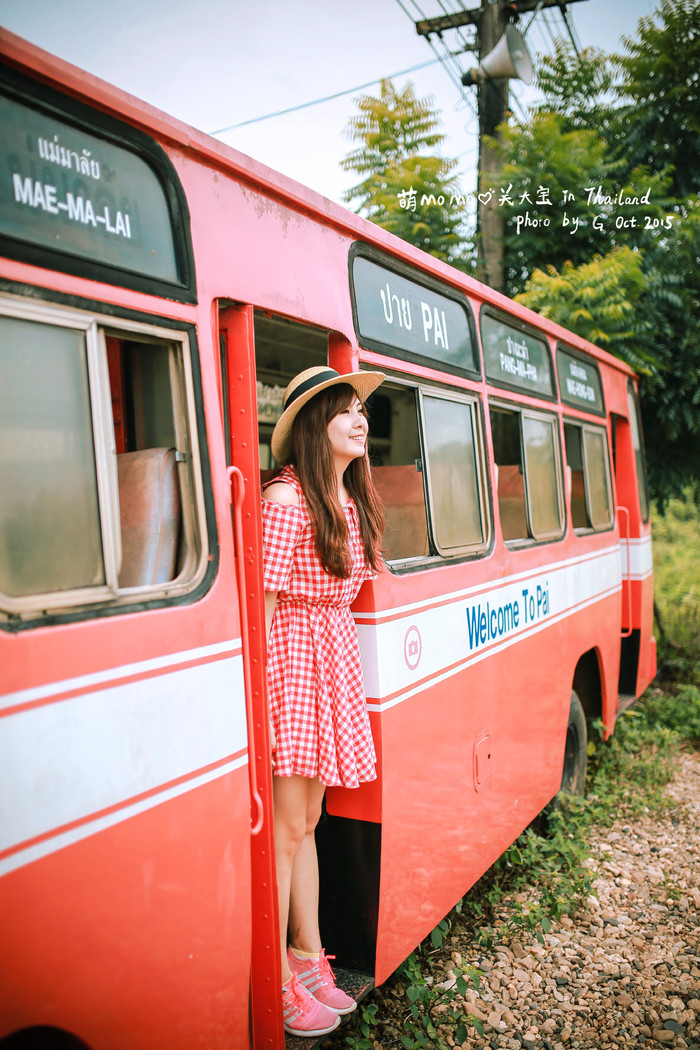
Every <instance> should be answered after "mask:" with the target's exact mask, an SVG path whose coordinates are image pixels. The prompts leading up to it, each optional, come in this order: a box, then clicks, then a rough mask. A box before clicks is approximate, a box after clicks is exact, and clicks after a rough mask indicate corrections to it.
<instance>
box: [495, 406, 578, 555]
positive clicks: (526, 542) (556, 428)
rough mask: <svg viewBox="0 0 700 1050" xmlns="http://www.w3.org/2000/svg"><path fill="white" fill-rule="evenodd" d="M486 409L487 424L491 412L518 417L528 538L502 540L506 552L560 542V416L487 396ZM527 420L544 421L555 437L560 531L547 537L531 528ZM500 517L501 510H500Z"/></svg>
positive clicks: (563, 519)
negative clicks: (526, 435) (497, 411)
mask: <svg viewBox="0 0 700 1050" xmlns="http://www.w3.org/2000/svg"><path fill="white" fill-rule="evenodd" d="M488 406H489V421H490V413H491V409H492V408H494V409H496V410H501V411H505V412H514V413H516V414H517V415H518V416H519V417H520V459H521V463H522V467H523V488H524V495H525V518H526V523H527V528H528V533H529V535H528V536H523V537H518V538H516V539H510V540H506V539H503V542H504V543H505V545H506V547H507V548H508V549H509V550H521V549H525V548H529V547H533V546H535V545H537V546H541V545H542V544H544V543H560V542H561V541H562V540H563V539H564V537H565V535H566V527H567V522H568V515H567V513H566V510H567V508H566V504H565V499H564V491H565V490H564V482H563V470H564V458H563V455H562V440H561V428H560V416H559V413H558V412H557V411H556V409H552V410H551V411H547V410H543V409H539V408H534V407H532V406H531V405H530V404H524V403H522V402H517V401H508V400H506V399H500V398H497V397H490V398H489V399H488ZM525 417H527V418H530V419H536V420H544V421H545V422H547V423H550V424H551V425H552V433H553V434H554V460H555V462H554V468H555V469H554V477H555V483H556V486H557V506H558V508H559V531H557V532H553V533H551V534H550V535H541V536H535V535H534V530H533V527H532V510H531V506H530V486H529V482H528V470H527V459H526V456H525V434H524V432H523V425H522V420H523V419H524V418H525ZM494 466H496V467H497V466H498V463H497V462H496V457H495V455H494ZM498 501H499V497H498V487H496V489H495V493H494V502H495V503H498ZM499 516H500V507H499Z"/></svg>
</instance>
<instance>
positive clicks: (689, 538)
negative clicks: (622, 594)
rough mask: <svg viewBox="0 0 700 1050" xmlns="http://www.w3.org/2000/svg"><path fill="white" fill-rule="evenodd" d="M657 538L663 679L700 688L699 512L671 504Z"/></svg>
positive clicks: (656, 520)
mask: <svg viewBox="0 0 700 1050" xmlns="http://www.w3.org/2000/svg"><path fill="white" fill-rule="evenodd" d="M652 536H653V550H654V593H655V596H656V609H657V617H656V633H657V641H658V643H659V671H660V676H661V677H662V678H667V679H671V680H676V681H680V682H685V683H686V684H687V683H691V684H694V685H696V686H700V507H698V506H696V505H695V504H694V503H693V502H692V501H691V500H688V501H687V502H684V501H682V500H677V499H676V500H671V501H670V503H669V505H668V508H667V510H666V513H665V515H664V516H663V517H662V516H661V515H660V514H658V513H656V512H652Z"/></svg>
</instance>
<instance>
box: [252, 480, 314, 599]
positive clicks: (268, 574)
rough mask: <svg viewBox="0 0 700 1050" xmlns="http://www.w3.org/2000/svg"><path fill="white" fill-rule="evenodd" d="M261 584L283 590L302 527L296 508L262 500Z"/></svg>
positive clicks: (299, 512) (267, 589)
mask: <svg viewBox="0 0 700 1050" xmlns="http://www.w3.org/2000/svg"><path fill="white" fill-rule="evenodd" d="M262 524H263V584H264V587H265V590H266V591H285V590H287V588H288V585H289V581H290V578H291V575H292V568H293V566H294V551H295V549H296V546H297V543H298V542H299V539H300V537H301V533H302V531H303V529H304V524H305V517H304V514H303V513H302V511H301V508H300V507H294V506H288V505H287V504H283V503H273V502H272V500H269V499H263V500H262Z"/></svg>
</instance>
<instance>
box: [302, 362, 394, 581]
mask: <svg viewBox="0 0 700 1050" xmlns="http://www.w3.org/2000/svg"><path fill="white" fill-rule="evenodd" d="M355 397H356V393H355V391H354V389H353V388H352V387H351V386H350V385H349V384H348V383H338V384H337V385H336V386H331V387H328V388H327V389H326V390H322V391H321V393H320V394H316V396H315V397H312V398H311V400H310V401H308V402H307V403H306V404H305V405H304V407H303V408H302V409H300V411H299V414H298V416H297V417H296V419H295V420H294V424H293V427H292V433H291V439H290V445H289V449H290V451H289V462H290V463H291V464H292V466H293V467H294V469H295V470H296V474H297V477H298V478H299V482H300V484H301V487H302V489H303V492H304V497H305V499H306V503H307V505H308V508H309V516H310V518H311V524H312V526H313V529H314V542H315V546H316V552H317V554H318V556H319V558H320V559H321V564H322V565H323V568H324V569H325V570H326V572H327V573H329V574H330V575H331V576H337V577H339V578H340V579H347V577H348V576H350V573H351V571H352V565H351V560H350V549H349V545H348V527H347V523H346V521H345V514H344V513H343V508H342V506H341V505H340V500H339V499H338V482H337V477H336V473H335V468H334V466H333V453H332V450H331V443H330V439H329V437H328V424H329V423H330V421H331V420H332V419H333V418H334V417H335V416H337V415H338V413H339V412H342V411H343V409H345V408H347V407H348V405H350V404H351V402H352V401H353V399H354V398H355ZM343 483H344V485H345V488H346V489H347V491H348V495H350V496H352V498H353V500H354V502H355V506H356V508H357V515H358V518H359V523H360V535H361V537H362V546H363V548H364V552H365V558H366V559H367V562H368V564H369V565H371V566H372V568H373V569H374V570H375V572H378V571H379V569H380V556H381V542H382V534H383V532H384V524H385V522H384V508H383V506H382V501H381V499H380V497H379V494H378V492H377V490H376V489H375V487H374V483H373V481H372V474H371V472H370V467H369V459H368V456H367V452H366V451H365V454H364V456H361V457H358V458H357V459H354V460H352V461H351V462H350V464H349V465H348V467H347V469H346V471H345V474H344V475H343Z"/></svg>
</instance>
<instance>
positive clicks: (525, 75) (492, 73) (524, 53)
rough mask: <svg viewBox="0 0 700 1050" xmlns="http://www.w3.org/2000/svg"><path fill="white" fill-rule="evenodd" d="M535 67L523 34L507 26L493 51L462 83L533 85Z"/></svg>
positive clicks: (464, 77)
mask: <svg viewBox="0 0 700 1050" xmlns="http://www.w3.org/2000/svg"><path fill="white" fill-rule="evenodd" d="M532 75H533V66H532V59H531V58H530V53H529V51H528V49H527V45H526V43H525V40H524V38H523V36H522V34H521V33H519V32H518V30H517V29H516V28H515V26H512V25H507V26H506V31H505V33H504V34H503V36H502V37H501V39H500V40H499V41H498V43H497V44H496V46H495V47H494V49H493V51H489V53H488V55H486V57H485V58H484V59H483V60H482V61H481V62H480V63H479V65H478V67H477V68H476V69H470V70H468V72H466V73H465V74H464V76H463V77H462V83H463V84H465V85H468V84H478V83H480V82H483V81H484V80H504V79H506V78H510V79H513V80H522V81H524V83H525V84H531V83H532Z"/></svg>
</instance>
